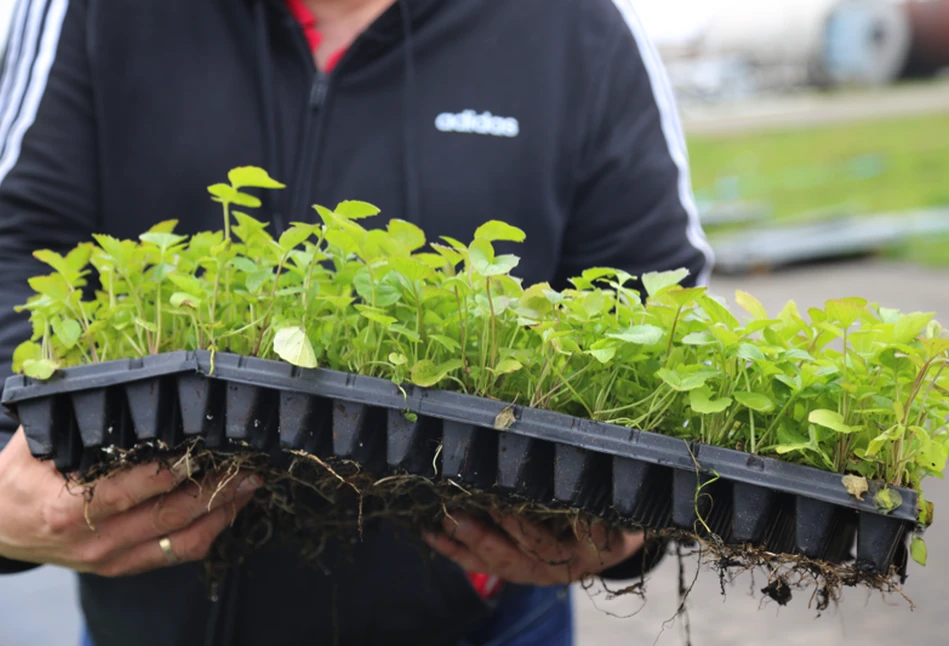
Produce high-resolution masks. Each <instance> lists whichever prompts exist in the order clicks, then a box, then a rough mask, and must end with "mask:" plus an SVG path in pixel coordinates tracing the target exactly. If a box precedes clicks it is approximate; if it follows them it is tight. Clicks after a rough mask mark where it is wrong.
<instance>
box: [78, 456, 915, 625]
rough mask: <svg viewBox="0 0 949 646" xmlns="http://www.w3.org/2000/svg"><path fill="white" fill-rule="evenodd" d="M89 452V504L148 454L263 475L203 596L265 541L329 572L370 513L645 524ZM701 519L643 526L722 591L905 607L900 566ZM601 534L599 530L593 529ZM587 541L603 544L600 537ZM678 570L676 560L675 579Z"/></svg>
mask: <svg viewBox="0 0 949 646" xmlns="http://www.w3.org/2000/svg"><path fill="white" fill-rule="evenodd" d="M98 457H99V459H98V460H97V461H95V462H94V463H93V466H92V467H91V468H90V469H89V470H87V471H86V472H84V473H81V474H74V475H71V476H69V477H70V479H71V481H72V482H71V485H72V486H79V487H82V488H84V489H85V493H86V497H87V500H91V498H92V497H93V496H94V495H95V482H96V481H97V480H98V479H100V478H108V477H110V476H112V475H114V474H116V473H118V472H120V471H122V470H124V469H127V468H129V467H131V466H134V465H136V464H141V463H146V462H157V463H158V464H159V465H160V468H168V467H170V466H172V465H173V464H175V463H177V462H179V461H183V460H186V461H188V463H189V467H190V468H189V471H190V472H191V473H192V479H194V480H195V481H196V482H198V483H199V484H200V485H202V486H208V485H209V483H210V482H212V481H214V482H218V483H219V484H218V485H217V486H218V491H220V489H222V488H223V487H224V486H225V485H226V483H227V482H228V481H229V480H230V479H231V478H233V477H236V476H237V475H238V474H239V473H242V472H250V471H252V472H256V473H258V474H260V475H261V477H262V478H263V480H264V484H263V486H262V487H261V488H260V490H259V491H258V492H257V495H256V497H255V498H254V500H253V501H252V502H251V504H250V505H248V507H247V508H246V509H245V510H244V511H243V512H242V513H241V514H240V515H239V516H238V517H237V518H236V519H235V522H234V523H233V524H232V525H231V527H230V528H229V529H228V530H227V531H225V532H224V533H223V534H222V535H221V537H220V538H219V539H218V541H217V542H216V544H215V546H214V548H213V549H212V552H211V554H210V555H209V557H208V559H207V562H206V571H207V574H208V580H207V583H208V590H209V594H213V590H214V589H215V588H216V584H217V583H218V582H219V581H220V579H221V578H222V577H223V576H224V574H225V573H226V571H227V569H228V568H229V567H230V566H232V565H233V564H235V563H239V562H240V561H241V560H243V559H244V558H245V557H246V556H247V555H248V554H250V553H251V552H253V551H254V550H259V549H267V548H270V547H279V546H285V545H288V544H289V545H293V546H294V547H295V548H296V549H299V550H300V553H301V554H302V555H303V557H304V561H305V562H306V563H308V564H309V565H311V566H313V567H317V568H320V569H321V570H323V571H324V572H327V573H329V572H331V570H332V567H331V564H330V563H326V562H324V561H323V560H322V559H321V556H322V554H323V552H324V550H325V548H326V546H327V545H328V544H329V543H330V542H331V541H334V542H335V543H336V545H338V546H346V545H352V544H353V542H354V541H353V539H358V538H360V537H361V536H362V534H363V531H364V529H365V527H367V526H368V525H369V524H371V523H373V522H374V521H376V520H380V519H384V520H388V521H392V522H394V523H397V524H399V525H402V526H404V527H406V528H407V529H409V530H410V531H413V532H423V531H427V532H442V531H444V530H443V520H444V519H445V518H446V517H448V518H450V517H451V515H452V513H467V514H471V515H473V516H476V517H479V518H480V519H482V520H483V521H484V522H486V523H489V524H490V523H493V519H492V517H493V516H497V515H502V516H507V515H513V514H516V515H518V516H519V517H521V518H524V519H525V520H526V521H528V522H531V523H535V524H538V525H540V526H542V527H544V528H546V529H547V530H548V531H550V532H551V533H553V534H554V535H555V536H557V537H558V538H559V539H560V540H563V541H566V540H575V541H590V540H592V538H591V537H592V536H593V535H594V533H593V531H592V530H593V528H594V527H596V526H597V525H606V526H607V527H608V528H611V529H612V528H616V529H631V530H642V529H643V528H641V527H639V526H636V525H634V524H631V523H630V522H629V521H626V520H624V519H622V518H620V517H619V516H617V515H614V514H611V513H610V512H609V511H606V512H605V513H602V514H599V515H594V514H592V513H589V512H587V511H583V510H579V509H575V508H571V507H568V506H559V507H558V506H550V505H541V504H538V503H536V502H534V501H531V500H526V499H521V498H518V497H517V496H515V495H513V494H510V493H507V492H486V491H481V490H478V489H475V488H472V487H469V486H467V485H465V484H463V483H459V482H456V481H454V480H451V479H445V478H439V477H438V476H437V475H436V476H435V478H427V477H422V476H417V475H412V474H391V475H387V476H384V477H381V478H380V477H377V476H376V475H375V474H372V473H369V472H367V471H365V470H364V469H363V468H362V467H361V466H360V465H359V464H357V463H355V462H352V461H348V460H341V459H338V458H328V459H326V460H324V459H321V458H320V457H318V456H315V455H312V454H308V453H304V452H301V451H280V450H277V451H274V452H273V453H271V454H267V453H261V452H258V451H255V450H253V449H251V448H250V447H247V446H244V447H241V446H238V447H234V448H232V449H231V450H229V451H227V452H223V451H216V450H209V449H207V448H206V447H205V446H204V445H203V442H202V440H201V439H200V438H198V439H194V440H190V441H189V443H188V444H187V445H186V446H184V447H177V449H176V450H171V449H170V448H169V447H167V446H164V445H160V444H153V443H148V444H141V445H139V446H137V447H136V448H134V449H132V450H129V451H120V450H117V449H110V450H108V451H102V452H101V453H100V455H99V456H98ZM434 466H435V465H434V464H433V467H434ZM222 476H223V479H221V478H222ZM704 525H705V524H704V523H703V522H699V523H696V531H694V532H689V531H682V530H679V529H664V530H661V531H658V532H656V531H652V530H650V529H648V528H647V529H646V530H645V531H646V532H647V537H648V538H650V540H654V541H659V542H661V543H662V544H664V545H665V546H666V549H667V550H669V551H674V552H675V554H676V555H677V558H678V559H679V560H680V563H681V561H682V560H684V559H692V560H694V561H695V562H696V564H697V565H698V566H704V567H711V568H712V569H714V570H715V571H717V573H718V577H719V581H720V586H721V589H722V594H723V595H724V593H725V584H726V583H730V582H731V581H733V580H734V578H735V577H736V576H737V575H739V574H741V573H743V572H748V571H759V572H762V573H763V574H764V576H765V579H766V581H767V584H766V585H765V586H764V587H763V588H761V590H760V594H761V595H762V597H763V598H764V597H767V598H770V599H771V600H773V601H775V602H776V603H778V604H779V605H781V606H784V605H787V603H788V602H789V601H790V600H791V599H792V597H793V596H794V594H796V593H803V594H808V595H810V602H809V606H813V607H814V609H815V610H816V612H817V613H818V615H819V614H820V613H822V612H824V611H825V610H826V609H827V608H828V607H829V606H830V605H831V604H833V603H836V602H837V601H838V600H839V599H840V597H841V593H842V591H843V589H844V588H848V587H862V588H866V589H869V590H876V591H879V592H881V593H883V594H886V595H898V596H900V597H901V598H902V599H904V600H905V601H906V602H908V603H910V605H912V604H911V602H910V601H909V599H908V598H906V597H905V596H904V595H903V594H902V591H901V584H902V582H903V574H902V573H901V571H900V569H899V568H897V567H895V566H894V567H893V568H891V570H890V572H888V573H887V574H886V575H880V574H877V573H874V572H868V571H866V570H863V569H861V568H859V567H857V566H855V565H854V564H852V563H829V562H824V561H817V560H813V559H809V558H806V557H804V556H801V555H795V554H777V553H772V552H768V551H766V550H763V549H759V548H756V547H753V546H750V545H743V546H734V545H726V544H724V543H723V542H722V540H721V539H720V538H719V537H718V536H716V535H715V534H713V533H711V532H709V531H707V530H706V529H703V526H704ZM604 534H605V535H608V534H609V532H605V533H604V532H600V533H598V534H596V535H600V536H602V535H604ZM340 539H350V540H340ZM596 547H597V549H600V550H609V549H610V546H609V545H608V544H604V545H597V546H596ZM338 556H339V554H338V553H337V554H336V557H337V558H338ZM344 556H345V553H344ZM682 571H683V568H681V567H680V579H682V578H683V575H682V574H681V572H682ZM601 583H603V582H602V581H601ZM642 583H643V582H642V581H641V582H640V584H639V585H635V584H634V585H631V586H627V588H625V589H623V590H618V591H610V594H611V596H614V597H616V596H622V595H626V594H633V595H639V596H642V595H643V586H642ZM693 585H694V581H693ZM691 587H692V586H691V585H689V586H686V585H685V583H684V581H682V580H680V586H679V596H680V604H679V610H678V613H677V614H679V613H683V612H684V610H685V607H686V603H685V602H686V599H687V597H688V595H689V592H690V591H691Z"/></svg>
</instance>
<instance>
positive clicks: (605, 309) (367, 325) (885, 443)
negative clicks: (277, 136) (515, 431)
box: [14, 167, 949, 555]
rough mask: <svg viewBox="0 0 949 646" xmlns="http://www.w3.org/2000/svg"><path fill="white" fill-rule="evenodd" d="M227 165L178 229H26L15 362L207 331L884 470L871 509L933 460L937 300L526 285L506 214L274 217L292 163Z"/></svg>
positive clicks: (630, 280)
mask: <svg viewBox="0 0 949 646" xmlns="http://www.w3.org/2000/svg"><path fill="white" fill-rule="evenodd" d="M228 179H229V183H227V184H216V185H214V186H212V187H210V189H209V191H210V193H211V196H212V198H213V199H214V200H215V201H216V202H219V203H220V204H221V205H222V209H223V215H224V227H223V230H220V231H209V232H203V233H198V234H196V235H193V236H181V235H176V234H175V233H174V229H175V224H176V223H175V222H173V221H170V222H163V223H161V224H159V225H156V226H155V227H153V228H152V229H151V230H149V231H148V232H146V233H144V234H143V235H141V236H140V238H139V240H121V241H120V240H117V239H115V238H112V237H109V236H105V235H96V236H94V240H95V242H94V243H92V242H89V243H83V244H81V245H79V246H77V247H76V248H75V249H73V250H71V251H70V252H69V253H68V254H66V255H65V256H63V255H60V254H59V253H55V252H53V251H48V250H43V251H37V252H36V254H35V256H36V257H37V258H38V259H39V260H41V261H42V262H44V263H46V264H47V265H49V266H50V267H51V268H52V270H53V271H52V273H50V274H48V275H44V276H37V277H35V278H33V279H31V280H30V285H31V287H32V288H33V290H34V291H35V294H34V295H33V296H31V297H30V298H29V300H28V301H27V303H25V304H24V305H22V306H21V307H20V308H19V309H20V310H25V311H28V312H29V315H30V320H31V321H32V327H33V333H32V336H31V338H30V339H28V340H26V341H25V342H24V343H23V344H21V345H20V346H19V347H18V348H17V350H16V354H15V356H14V369H15V370H17V371H18V372H21V373H24V374H26V375H28V376H30V377H33V378H35V379H39V380H44V379H48V378H49V377H50V376H51V375H53V374H54V373H55V372H56V371H57V370H59V369H61V368H65V367H69V366H74V365H79V364H88V363H95V362H102V361H109V360H113V359H122V358H129V357H141V356H145V355H154V354H158V353H162V352H169V351H177V350H197V349H212V350H215V351H218V352H232V353H237V354H241V355H248V356H256V357H262V358H267V359H276V360H282V361H287V362H290V363H292V364H295V365H298V366H301V367H304V368H314V367H322V368H330V369H335V370H342V371H348V372H354V373H359V374H363V375H371V376H377V377H384V378H388V379H391V380H392V381H393V382H395V383H397V384H404V383H407V382H408V383H414V384H415V385H418V386H423V387H429V388H440V389H449V390H455V391H460V392H465V393H469V394H472V395H478V396H482V397H489V398H494V399H497V400H501V401H506V402H513V401H515V399H518V398H520V401H521V402H522V404H523V405H528V406H533V407H540V408H545V409H550V410H556V411H560V412H563V413H567V414H571V415H576V416H583V417H588V418H591V419H595V420H599V421H603V422H609V423H613V424H620V425H625V426H629V427H635V428H640V429H644V430H650V431H654V432H657V433H663V434H666V435H670V436H674V437H677V438H681V439H683V440H686V441H698V442H702V443H705V444H711V445H716V446H723V447H729V448H734V449H739V450H744V451H747V452H750V453H753V454H757V455H763V456H770V457H775V458H779V459H782V460H786V461H791V462H795V463H799V464H806V465H810V466H813V467H817V468H819V469H825V470H829V471H833V472H837V473H840V474H841V475H842V476H843V475H850V476H854V477H856V478H863V479H865V480H866V481H867V482H874V483H876V484H877V485H878V486H877V488H876V489H874V490H880V491H882V492H886V493H882V494H878V495H877V497H876V498H875V499H874V502H875V504H876V505H877V507H878V508H879V509H880V510H881V511H883V512H888V511H890V510H892V509H894V508H895V507H897V506H899V501H898V500H897V499H896V498H895V497H894V496H893V495H891V494H893V493H895V492H893V491H892V490H890V489H887V488H886V486H887V485H890V486H902V487H909V488H912V489H915V490H917V491H921V484H922V482H923V480H924V479H925V478H926V477H929V476H932V477H942V472H943V470H944V469H945V467H946V461H947V458H949V430H947V425H946V419H947V416H949V375H947V374H945V373H944V368H945V365H946V361H947V356H949V339H947V338H946V335H945V334H944V331H943V328H942V327H941V326H940V325H939V324H938V323H936V322H935V321H934V320H933V315H932V314H927V313H909V314H903V313H901V312H898V311H896V310H892V309H887V308H885V307H880V306H878V305H876V304H873V303H868V302H866V301H865V300H863V299H859V298H843V299H837V300H831V301H828V302H827V303H826V304H825V306H824V307H823V308H815V309H811V310H810V311H809V312H808V316H807V317H806V318H805V317H804V316H803V315H802V314H801V313H800V312H799V310H798V308H797V306H796V305H795V304H794V303H793V302H789V303H787V304H786V305H785V307H784V308H783V309H782V310H781V311H780V312H779V313H778V314H776V315H770V314H769V313H768V312H767V311H766V310H765V308H764V306H762V304H761V303H760V302H758V301H757V300H756V299H755V298H754V297H753V296H751V295H749V294H746V293H743V292H739V293H738V294H737V295H736V301H737V303H738V304H739V305H740V306H741V307H742V308H743V309H744V310H746V312H747V316H745V317H744V320H740V319H739V317H738V316H736V315H735V314H734V313H732V311H731V310H730V309H729V308H728V307H727V306H726V305H724V304H723V302H722V301H721V300H720V299H719V298H717V297H715V296H713V295H712V294H711V293H709V292H708V290H707V289H706V288H704V287H698V288H685V287H683V286H681V282H682V281H683V279H685V278H686V276H687V275H688V272H687V271H686V270H677V271H672V272H661V273H649V274H646V275H644V276H640V277H633V276H630V275H629V274H627V273H625V272H623V271H620V270H616V269H611V268H591V269H588V270H587V271H585V272H583V273H582V274H581V275H580V276H576V277H574V278H573V279H572V280H571V281H570V284H569V286H568V287H567V288H565V289H560V290H557V289H554V288H552V287H551V286H550V285H548V284H538V285H530V286H524V285H523V284H522V281H521V280H519V279H518V278H517V273H516V270H517V267H518V261H519V259H518V257H517V256H516V255H512V254H498V253H497V252H496V249H495V245H496V244H497V243H505V244H510V243H520V242H523V241H524V238H525V236H524V232H523V231H521V230H520V229H517V228H516V227H513V226H511V225H509V224H506V223H503V222H500V221H490V222H486V223H485V224H484V225H483V226H481V227H479V228H478V229H477V231H476V232H475V233H474V235H473V240H472V242H470V243H469V244H465V243H463V242H460V241H458V240H455V239H452V238H447V237H443V238H440V239H439V240H437V241H429V240H428V239H427V238H426V234H425V233H424V232H423V231H422V230H421V229H419V228H418V227H416V226H415V225H413V224H410V223H408V222H404V221H401V220H391V221H389V222H388V223H387V225H386V226H385V227H381V228H380V227H377V228H367V227H366V226H364V223H366V222H368V221H371V218H373V217H375V216H376V215H377V214H378V213H379V210H378V209H377V208H376V207H374V206H372V205H369V204H366V203H363V202H344V203H341V204H339V205H337V206H336V207H335V208H333V209H329V208H326V207H323V206H317V207H314V208H315V210H316V214H317V216H318V218H316V219H317V222H318V223H317V224H312V223H304V222H298V223H293V224H292V226H291V227H290V228H289V229H288V230H287V231H285V232H284V233H282V234H281V235H280V236H279V238H274V237H273V236H272V235H271V234H270V233H269V231H268V226H267V224H266V223H265V222H263V221H260V220H258V219H256V218H253V217H251V216H250V215H248V214H247V213H246V212H245V211H247V210H250V209H253V208H256V207H258V206H259V205H260V203H261V202H260V200H259V198H257V197H256V196H254V195H251V194H250V193H249V192H248V191H251V190H279V189H281V188H282V187H283V185H282V184H280V183H279V182H277V181H275V180H273V179H272V178H270V176H269V175H268V174H267V173H266V172H265V171H263V170H262V169H258V168H252V167H251V168H247V167H245V168H238V169H235V170H233V171H232V172H231V173H230V174H229V177H228ZM238 208H239V209H242V210H235V209H238ZM93 272H95V274H96V276H97V278H98V283H97V285H96V289H95V291H94V293H93V294H89V295H84V291H86V290H85V288H86V287H87V281H88V278H89V276H90V274H92V273H93ZM513 421H514V420H513V419H512V420H510V421H505V423H508V424H510V423H512V422H513ZM848 482H850V483H851V484H852V483H853V482H858V481H857V480H848ZM841 486H842V487H843V486H844V484H841ZM850 488H851V489H852V488H853V487H852V486H851V487H850ZM854 494H855V495H857V496H859V497H862V494H863V489H862V488H858V489H856V490H854ZM921 513H923V514H925V515H926V516H927V517H930V516H931V510H929V509H927V508H924V509H923V510H921ZM921 520H922V519H921ZM913 553H914V555H924V554H925V551H924V550H923V549H922V548H921V547H919V546H918V544H917V547H916V548H914V551H913Z"/></svg>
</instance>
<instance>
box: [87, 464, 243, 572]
mask: <svg viewBox="0 0 949 646" xmlns="http://www.w3.org/2000/svg"><path fill="white" fill-rule="evenodd" d="M260 484H261V480H260V477H259V476H257V475H254V474H249V473H238V474H237V475H236V476H233V477H230V478H226V479H225V477H221V478H216V479H213V480H212V481H211V482H209V483H206V484H204V485H201V486H199V485H198V484H196V483H189V484H188V485H185V486H184V487H180V488H178V489H176V490H175V491H173V492H172V493H170V494H167V495H165V496H162V497H160V498H157V499H154V500H147V501H145V502H143V503H141V504H140V505H138V506H137V507H134V508H132V509H130V510H129V511H127V512H125V513H124V514H118V515H115V516H112V517H111V518H108V519H106V520H105V521H103V523H102V524H101V526H100V527H97V537H96V538H94V539H93V541H94V545H95V546H94V547H93V549H94V550H95V549H98V550H101V551H100V553H99V554H100V555H104V554H108V553H109V552H112V551H116V550H119V549H122V548H124V547H127V546H129V545H137V544H138V543H143V542H145V541H148V540H150V539H158V538H159V537H161V536H165V535H167V534H172V533H174V532H176V531H178V530H181V529H184V528H185V527H188V526H189V525H191V524H192V523H194V522H195V521H196V520H197V519H199V518H201V517H202V516H205V515H206V514H208V513H209V512H212V511H214V510H215V509H218V508H220V507H224V506H226V505H229V504H231V503H233V502H234V500H235V499H236V498H238V497H242V496H244V495H247V494H253V492H254V491H256V489H257V488H258V487H259V486H260ZM95 556H96V555H93V558H92V560H99V559H97V558H95Z"/></svg>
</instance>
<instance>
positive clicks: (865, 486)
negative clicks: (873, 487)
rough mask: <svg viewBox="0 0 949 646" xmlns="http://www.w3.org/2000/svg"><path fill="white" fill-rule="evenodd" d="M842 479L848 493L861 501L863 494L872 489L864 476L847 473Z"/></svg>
mask: <svg viewBox="0 0 949 646" xmlns="http://www.w3.org/2000/svg"><path fill="white" fill-rule="evenodd" d="M840 481H841V483H843V485H844V488H845V489H846V490H847V493H849V494H850V495H851V496H853V497H854V498H856V499H857V500H860V501H863V494H865V493H867V492H868V491H869V490H870V485H869V483H868V482H867V479H866V478H864V477H863V476H855V475H845V476H844V477H843V478H841V479H840Z"/></svg>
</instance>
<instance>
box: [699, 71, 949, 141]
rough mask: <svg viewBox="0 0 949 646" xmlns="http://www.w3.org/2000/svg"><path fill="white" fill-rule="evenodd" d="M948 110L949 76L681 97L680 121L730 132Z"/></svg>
mask: <svg viewBox="0 0 949 646" xmlns="http://www.w3.org/2000/svg"><path fill="white" fill-rule="evenodd" d="M946 110H949V80H937V81H932V82H923V83H913V84H908V85H903V86H896V87H891V86H887V87H883V88H878V89H866V90H851V91H838V92H832V93H827V94H823V93H821V92H818V91H814V90H811V91H806V92H801V93H799V94H783V95H775V96H755V97H753V98H751V99H748V100H743V101H737V102H730V101H722V102H720V103H711V104H707V105H705V104H697V103H688V104H686V103H683V105H682V112H683V125H684V127H685V130H686V132H687V133H689V134H690V135H692V134H695V135H705V136H715V135H721V136H730V135H734V134H738V133H751V132H761V131H765V130H774V129H781V130H783V129H792V128H811V127H814V126H821V125H830V124H834V123H841V122H843V123H850V122H853V121H865V120H876V119H886V118H891V117H910V116H921V115H928V114H934V113H944V112H945V111H946Z"/></svg>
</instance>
